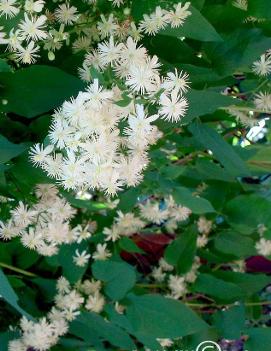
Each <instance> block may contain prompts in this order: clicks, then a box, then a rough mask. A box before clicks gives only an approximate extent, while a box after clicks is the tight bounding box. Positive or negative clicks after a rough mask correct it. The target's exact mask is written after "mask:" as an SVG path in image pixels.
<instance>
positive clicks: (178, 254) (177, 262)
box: [165, 227, 197, 273]
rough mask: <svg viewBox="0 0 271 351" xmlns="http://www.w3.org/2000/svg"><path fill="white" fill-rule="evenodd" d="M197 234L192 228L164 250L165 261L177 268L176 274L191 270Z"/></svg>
mask: <svg viewBox="0 0 271 351" xmlns="http://www.w3.org/2000/svg"><path fill="white" fill-rule="evenodd" d="M196 242H197V232H196V229H195V228H194V227H192V228H190V230H187V231H185V232H184V233H182V234H180V236H179V238H177V239H175V240H174V241H172V242H171V243H170V244H169V245H168V247H167V248H166V250H165V259H166V261H167V262H168V263H170V264H171V265H173V266H175V267H176V268H177V272H178V273H186V272H187V271H189V269H190V268H191V266H192V264H193V261H194V257H195V254H196Z"/></svg>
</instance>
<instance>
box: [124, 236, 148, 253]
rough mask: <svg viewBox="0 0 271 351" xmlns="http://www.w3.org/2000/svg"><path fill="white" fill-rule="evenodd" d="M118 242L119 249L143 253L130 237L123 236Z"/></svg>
mask: <svg viewBox="0 0 271 351" xmlns="http://www.w3.org/2000/svg"><path fill="white" fill-rule="evenodd" d="M118 244H119V246H120V248H121V249H123V250H125V251H127V252H136V253H144V251H143V250H142V249H141V248H140V247H138V246H137V245H136V243H135V242H134V241H133V240H132V239H130V238H127V237H123V238H121V239H120V240H119V241H118Z"/></svg>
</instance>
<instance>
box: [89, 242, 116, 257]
mask: <svg viewBox="0 0 271 351" xmlns="http://www.w3.org/2000/svg"><path fill="white" fill-rule="evenodd" d="M111 256H112V254H111V253H110V252H109V251H108V250H107V245H106V244H98V245H97V246H96V251H95V252H94V253H93V255H92V257H93V259H94V260H106V259H107V258H109V257H111Z"/></svg>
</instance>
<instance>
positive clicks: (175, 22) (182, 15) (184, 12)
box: [166, 2, 191, 28]
mask: <svg viewBox="0 0 271 351" xmlns="http://www.w3.org/2000/svg"><path fill="white" fill-rule="evenodd" d="M189 6H190V2H186V3H185V4H184V5H183V7H182V3H181V2H179V3H178V4H175V5H174V7H175V11H172V10H171V11H169V12H168V13H167V14H166V19H167V21H168V22H169V23H170V24H171V27H172V28H175V27H179V26H182V25H183V23H184V21H185V20H186V18H187V17H188V16H190V15H191V12H190V11H189V10H188V8H189Z"/></svg>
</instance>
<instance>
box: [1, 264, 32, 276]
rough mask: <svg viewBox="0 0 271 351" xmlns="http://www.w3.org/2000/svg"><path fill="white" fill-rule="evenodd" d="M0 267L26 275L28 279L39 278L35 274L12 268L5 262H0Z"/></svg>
mask: <svg viewBox="0 0 271 351" xmlns="http://www.w3.org/2000/svg"><path fill="white" fill-rule="evenodd" d="M0 267H3V268H6V269H9V270H11V271H13V272H17V273H21V274H23V275H26V276H28V277H37V275H36V274H35V273H32V272H28V271H25V270H24V269H21V268H17V267H14V266H11V265H9V264H7V263H4V262H0Z"/></svg>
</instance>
